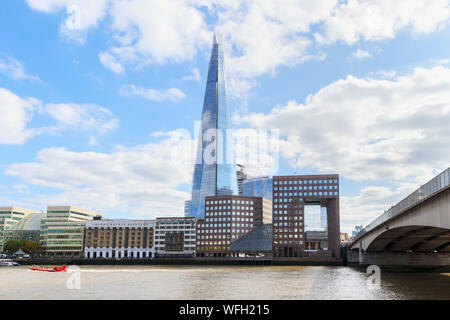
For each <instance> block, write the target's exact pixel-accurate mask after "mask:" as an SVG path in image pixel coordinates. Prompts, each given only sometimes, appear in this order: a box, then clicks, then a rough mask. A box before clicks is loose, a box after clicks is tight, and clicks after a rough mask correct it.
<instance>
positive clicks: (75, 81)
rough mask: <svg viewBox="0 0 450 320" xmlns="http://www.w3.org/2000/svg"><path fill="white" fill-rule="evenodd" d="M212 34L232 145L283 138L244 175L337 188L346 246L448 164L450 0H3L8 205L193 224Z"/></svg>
mask: <svg viewBox="0 0 450 320" xmlns="http://www.w3.org/2000/svg"><path fill="white" fill-rule="evenodd" d="M214 30H216V31H217V32H219V33H220V34H221V35H222V38H223V42H224V48H225V55H226V65H227V70H228V80H229V86H228V89H229V95H230V107H231V110H232V118H233V124H234V127H235V128H236V129H237V132H238V134H239V133H243V134H245V133H246V132H247V131H248V130H251V129H258V130H260V131H258V132H261V130H265V129H276V130H278V132H279V136H278V137H277V142H276V143H277V145H278V146H279V155H280V158H279V161H278V166H277V171H276V172H267V168H266V167H264V166H261V165H255V164H254V163H246V159H239V162H242V163H243V164H245V165H247V167H248V169H249V171H251V172H252V173H253V174H267V173H276V174H293V173H296V174H313V173H339V174H340V177H341V229H342V230H343V231H346V232H350V231H351V230H352V229H353V227H354V225H356V224H364V225H366V224H368V223H369V222H370V221H371V220H372V219H374V218H375V217H376V216H378V215H379V214H381V213H382V212H383V211H384V210H385V209H387V208H388V207H390V206H391V205H393V204H395V203H396V202H397V201H399V200H401V199H402V198H403V197H405V196H407V195H408V194H409V193H410V192H412V191H413V190H414V189H416V188H417V187H419V186H420V184H423V183H425V182H426V181H427V180H428V179H430V178H431V177H433V176H434V175H436V174H438V173H439V172H440V171H442V170H444V169H446V168H447V167H448V166H449V165H450V161H449V160H450V148H449V142H450V1H448V0H432V1H430V0H414V1H411V0H397V1H390V0H358V1H356V0H347V1H342V0H339V1H338V0H322V1H310V0H304V1H303V0H245V1H244V0H235V1H230V0H210V1H208V0H172V1H160V0H96V1H92V0H3V1H2V7H1V9H0V154H1V157H0V204H1V205H15V206H21V207H27V208H32V209H38V210H45V207H46V206H47V205H57V204H61V205H63V204H71V205H77V206H82V207H87V208H91V209H96V210H100V211H102V213H103V215H104V216H105V217H107V218H118V217H128V218H144V217H145V218H151V217H156V216H174V215H182V213H183V206H184V201H185V200H187V199H188V198H189V191H190V183H191V175H192V164H191V157H190V154H191V152H187V151H188V150H192V149H193V148H192V143H191V142H192V141H193V140H192V139H191V137H190V136H191V135H192V136H193V135H194V131H195V130H194V128H195V124H194V122H195V121H196V120H198V119H199V118H200V115H201V109H202V102H203V95H204V87H205V78H206V73H207V67H208V59H209V55H210V51H211V44H212V37H213V32H214ZM240 147H242V146H237V149H238V150H239V148H240ZM277 160H278V159H277Z"/></svg>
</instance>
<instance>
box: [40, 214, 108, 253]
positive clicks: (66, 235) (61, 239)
mask: <svg viewBox="0 0 450 320" xmlns="http://www.w3.org/2000/svg"><path fill="white" fill-rule="evenodd" d="M94 219H101V213H99V212H95V211H91V210H87V209H81V208H76V207H72V206H49V207H47V216H46V217H45V218H43V219H42V220H41V229H40V242H41V245H42V247H43V249H44V251H45V253H46V255H48V256H73V257H81V256H83V251H84V247H83V243H84V229H85V226H86V221H89V220H94Z"/></svg>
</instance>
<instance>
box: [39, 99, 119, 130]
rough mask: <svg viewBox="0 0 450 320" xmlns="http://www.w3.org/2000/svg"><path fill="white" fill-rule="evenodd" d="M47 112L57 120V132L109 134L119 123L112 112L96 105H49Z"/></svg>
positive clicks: (46, 108)
mask: <svg viewBox="0 0 450 320" xmlns="http://www.w3.org/2000/svg"><path fill="white" fill-rule="evenodd" d="M45 112H46V113H48V114H49V115H50V116H51V117H52V118H53V119H54V120H56V122H57V127H56V128H54V129H56V130H78V131H91V132H92V131H94V132H99V133H107V132H111V131H113V130H115V129H116V128H117V126H118V122H119V120H118V119H116V118H113V114H112V113H111V111H109V110H108V109H106V108H103V107H100V106H97V105H94V104H75V103H59V104H47V105H46V107H45Z"/></svg>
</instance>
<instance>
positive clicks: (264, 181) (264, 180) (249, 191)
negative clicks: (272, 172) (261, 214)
mask: <svg viewBox="0 0 450 320" xmlns="http://www.w3.org/2000/svg"><path fill="white" fill-rule="evenodd" d="M272 184H273V179H272V178H271V177H267V176H266V177H255V178H250V179H247V180H245V181H244V182H243V183H242V195H243V196H247V197H263V198H266V199H268V200H270V201H272Z"/></svg>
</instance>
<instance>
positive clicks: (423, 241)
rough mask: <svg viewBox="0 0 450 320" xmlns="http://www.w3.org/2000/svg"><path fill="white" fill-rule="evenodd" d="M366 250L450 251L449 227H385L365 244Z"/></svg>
mask: <svg viewBox="0 0 450 320" xmlns="http://www.w3.org/2000/svg"><path fill="white" fill-rule="evenodd" d="M366 251H367V252H383V251H388V252H406V251H409V252H450V229H447V228H439V227H431V226H422V225H412V226H402V227H397V228H391V229H387V230H386V231H385V232H383V233H381V234H379V235H378V236H377V237H376V238H375V239H373V240H372V242H371V243H370V244H369V245H368V246H367V249H366Z"/></svg>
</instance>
